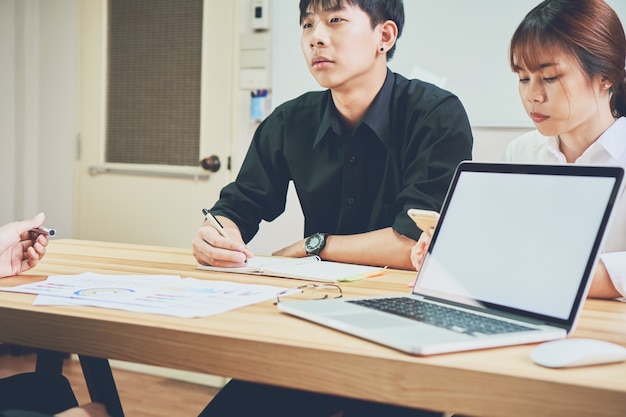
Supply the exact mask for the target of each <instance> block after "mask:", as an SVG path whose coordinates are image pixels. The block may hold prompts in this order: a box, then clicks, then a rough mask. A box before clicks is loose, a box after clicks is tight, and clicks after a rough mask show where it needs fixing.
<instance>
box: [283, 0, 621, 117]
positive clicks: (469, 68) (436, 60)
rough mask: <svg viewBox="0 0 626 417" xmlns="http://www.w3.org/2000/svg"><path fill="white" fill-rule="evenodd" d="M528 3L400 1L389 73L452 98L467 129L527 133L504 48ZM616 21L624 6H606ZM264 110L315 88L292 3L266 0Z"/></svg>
mask: <svg viewBox="0 0 626 417" xmlns="http://www.w3.org/2000/svg"><path fill="white" fill-rule="evenodd" d="M539 3H540V2H539V1H536V0H517V1H502V0H472V1H467V0H404V7H405V14H406V22H405V26H404V30H403V33H402V36H401V37H400V39H399V40H398V44H397V48H396V53H395V55H394V58H393V59H392V60H391V61H390V62H389V68H391V70H393V71H394V72H398V73H400V74H402V75H404V76H405V77H407V78H421V79H424V80H426V81H432V82H435V83H437V84H438V85H440V86H442V87H443V88H445V89H446V90H449V91H451V92H453V93H454V94H456V95H457V96H458V97H459V98H460V99H461V101H462V102H463V105H464V106H465V109H466V110H467V113H468V116H469V119H470V123H471V124H472V126H474V127H531V126H532V122H531V121H530V119H529V118H528V117H527V116H526V114H525V112H524V110H523V107H522V104H521V101H520V99H519V96H518V93H517V82H518V79H517V77H516V75H515V74H514V73H512V72H511V70H510V67H509V63H508V45H509V41H510V39H511V36H512V35H513V32H514V31H515V29H516V28H517V26H518V24H519V23H520V22H521V20H522V19H523V18H524V16H525V15H526V14H527V13H528V12H529V11H530V10H531V9H532V8H533V7H534V6H536V5H537V4H539ZM607 3H608V4H610V5H611V7H613V9H615V11H616V12H617V14H618V15H619V16H620V19H621V20H622V23H624V22H626V1H624V0H607ZM271 13H272V107H276V106H277V105H279V104H281V103H283V102H285V101H287V100H289V99H292V98H295V97H297V96H298V95H300V94H302V93H304V92H306V91H312V90H320V89H321V88H320V86H319V85H318V84H317V83H316V82H315V80H314V79H313V77H312V76H311V74H310V73H309V71H308V69H307V68H306V64H305V62H304V58H303V56H302V52H301V50H300V33H301V30H300V27H299V24H298V23H299V9H298V2H297V1H296V0H273V1H272V10H271Z"/></svg>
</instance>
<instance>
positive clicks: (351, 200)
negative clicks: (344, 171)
mask: <svg viewBox="0 0 626 417" xmlns="http://www.w3.org/2000/svg"><path fill="white" fill-rule="evenodd" d="M348 204H350V205H352V204H354V198H352V197H350V198H348Z"/></svg>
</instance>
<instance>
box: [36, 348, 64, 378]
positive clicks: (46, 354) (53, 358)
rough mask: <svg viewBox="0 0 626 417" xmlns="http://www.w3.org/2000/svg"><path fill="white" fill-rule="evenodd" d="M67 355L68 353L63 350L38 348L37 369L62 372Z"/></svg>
mask: <svg viewBox="0 0 626 417" xmlns="http://www.w3.org/2000/svg"><path fill="white" fill-rule="evenodd" d="M65 355H66V354H65V353H62V352H55V351H52V350H43V349H38V350H37V362H36V363H35V371H36V372H48V373H54V374H62V373H63V359H65Z"/></svg>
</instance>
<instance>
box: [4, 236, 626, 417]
mask: <svg viewBox="0 0 626 417" xmlns="http://www.w3.org/2000/svg"><path fill="white" fill-rule="evenodd" d="M195 266H196V262H195V260H194V258H193V256H192V255H191V250H190V249H178V248H166V247H153V246H145V245H132V244H120V243H107V242H94V241H80V240H71V239H62V240H53V241H52V242H51V243H50V245H49V246H48V252H47V254H46V257H45V258H44V259H43V260H42V261H41V262H40V264H39V265H38V266H37V267H36V268H35V269H34V270H32V271H29V272H28V273H26V274H24V275H22V276H18V277H9V278H4V279H2V280H0V285H1V286H14V285H18V284H24V283H27V282H33V281H36V280H43V279H45V278H46V276H48V275H66V274H78V273H83V272H97V273H103V274H131V273H136V274H171V275H178V276H181V277H183V278H184V277H194V278H202V279H213V280H230V281H234V282H243V283H257V284H268V285H276V286H284V287H293V286H296V285H299V284H301V283H302V281H298V280H291V279H281V278H270V277H259V276H250V275H242V274H232V273H215V272H207V271H199V270H197V269H195ZM414 277H415V273H414V272H410V271H394V270H391V271H388V272H387V273H386V274H385V275H384V276H381V277H374V278H368V279H366V280H362V281H356V282H351V283H345V284H341V287H342V289H343V290H344V294H345V295H346V296H352V295H377V294H385V293H398V292H406V293H408V292H410V288H409V287H408V286H407V283H409V282H410V281H412V280H413V279H414ZM34 298H35V296H34V295H30V294H19V293H10V292H0V316H1V317H2V320H0V340H2V341H5V342H7V343H15V344H21V345H25V346H31V347H35V348H44V349H50V350H57V351H62V352H71V353H77V354H82V355H88V356H94V357H101V358H108V359H118V360H124V361H130V362H137V363H143V364H150V365H157V366H164V367H170V368H176V369H184V370H190V371H196V372H204V373H208V374H213V375H222V376H226V377H233V378H238V379H244V380H249V381H256V382H261V383H268V384H274V385H282V386H288V387H294V388H300V389H305V390H311V391H317V392H322V393H331V394H341V395H345V396H348V397H354V398H365V399H369V400H374V401H380V402H386V403H393V404H401V405H406V406H413V407H420V408H428V409H433V410H443V411H453V412H457V413H462V414H467V415H475V416H501V417H502V416H557V415H559V416H561V415H567V416H568V417H569V416H623V415H624V414H625V413H626V362H625V363H620V364H612V365H602V366H591V367H582V368H572V369H547V368H542V367H540V366H537V365H535V364H533V363H532V362H531V360H530V352H531V350H532V349H533V348H534V345H523V346H513V347H505V348H496V349H485V350H478V351H472V352H463V353H454V354H444V355H436V356H431V357H414V356H410V355H407V354H404V353H401V352H398V351H395V350H393V349H389V348H386V347H383V346H379V345H377V344H374V343H371V342H368V341H364V340H361V339H358V338H356V337H352V336H349V335H346V334H343V333H341V332H337V331H333V330H331V329H327V328H325V327H323V326H319V325H316V324H313V323H309V322H307V321H304V320H300V319H297V318H294V317H291V316H288V315H286V314H283V313H280V312H278V310H277V309H276V306H275V305H274V304H273V302H271V301H267V302H263V303H259V304H255V305H252V306H248V307H244V308H240V309H236V310H233V311H229V312H227V313H222V314H219V315H214V316H209V317H203V318H194V319H182V318H176V317H170V316H161V315H153V314H141V313H133V312H128V311H121V310H111V309H103V308H95V307H79V306H76V307H70V306H33V305H32V303H33V300H34ZM573 337H592V338H598V339H603V340H608V341H612V342H615V343H618V344H621V345H624V346H626V303H620V302H618V301H606V300H587V302H586V303H585V308H584V310H583V313H582V317H581V319H580V321H579V324H578V328H577V330H576V332H575V333H574V335H573Z"/></svg>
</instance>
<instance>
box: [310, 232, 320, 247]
mask: <svg viewBox="0 0 626 417" xmlns="http://www.w3.org/2000/svg"><path fill="white" fill-rule="evenodd" d="M321 241H322V239H320V237H319V236H318V235H313V236H311V237H310V238H309V241H308V242H307V246H308V247H309V248H310V249H315V248H317V247H318V246H319V245H320V242H321Z"/></svg>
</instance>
